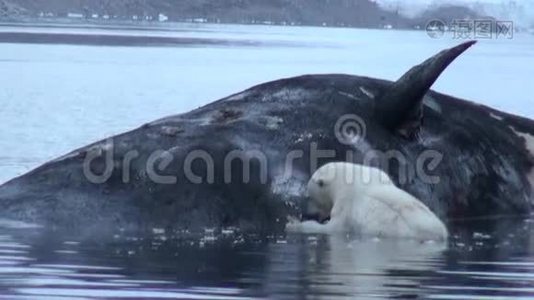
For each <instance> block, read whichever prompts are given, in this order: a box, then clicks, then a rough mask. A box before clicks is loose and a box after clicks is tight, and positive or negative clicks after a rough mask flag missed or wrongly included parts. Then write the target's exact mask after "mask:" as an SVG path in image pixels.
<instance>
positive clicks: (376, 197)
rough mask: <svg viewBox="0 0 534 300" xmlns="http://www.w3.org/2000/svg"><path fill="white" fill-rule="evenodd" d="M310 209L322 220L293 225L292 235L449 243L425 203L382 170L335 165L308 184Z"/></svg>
mask: <svg viewBox="0 0 534 300" xmlns="http://www.w3.org/2000/svg"><path fill="white" fill-rule="evenodd" d="M308 193H309V196H310V198H311V203H310V205H309V206H310V207H312V206H315V210H317V211H318V214H319V216H320V218H321V219H322V220H325V219H327V218H328V217H330V221H328V222H327V223H326V224H321V223H318V222H316V221H305V222H290V223H289V224H288V225H287V227H286V229H287V230H288V231H294V232H304V233H346V232H354V233H357V234H360V235H362V236H367V237H385V238H388V237H390V238H405V239H416V240H422V241H427V240H432V241H445V240H446V239H447V237H448V231H447V228H446V227H445V225H444V224H443V222H441V220H440V219H439V218H438V217H437V216H436V215H435V214H434V213H432V211H430V209H429V208H428V207H427V206H425V205H424V204H423V203H422V202H420V201H419V200H417V199H416V198H415V197H413V196H411V195H410V194H408V193H407V192H405V191H403V190H401V189H399V188H398V187H396V186H395V184H394V183H393V182H392V181H391V179H390V178H389V176H388V175H387V174H386V173H384V172H382V171H381V170H379V169H376V168H372V167H367V166H362V165H356V164H351V163H343V162H341V163H330V164H327V165H325V166H323V167H322V168H320V169H319V170H317V172H315V174H313V176H312V178H311V180H310V181H309V183H308Z"/></svg>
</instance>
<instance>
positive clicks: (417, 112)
mask: <svg viewBox="0 0 534 300" xmlns="http://www.w3.org/2000/svg"><path fill="white" fill-rule="evenodd" d="M475 43H476V41H469V42H465V43H463V44H460V45H458V46H456V47H453V48H450V49H446V50H443V51H441V52H440V53H438V54H436V55H434V56H433V57H431V58H429V59H427V60H426V61H424V62H423V63H422V64H420V65H417V66H415V67H413V68H412V69H410V70H409V71H408V72H407V73H406V74H404V75H403V76H402V77H401V78H400V79H399V80H397V81H396V82H395V83H394V84H393V85H392V86H391V88H390V89H388V90H387V91H386V92H385V93H384V94H383V95H382V97H381V98H380V99H379V100H378V102H377V104H376V108H375V114H376V117H377V119H379V120H381V121H382V124H384V126H385V127H386V128H388V129H390V130H394V131H397V132H399V133H400V134H401V135H403V136H405V137H407V138H411V137H413V136H414V135H415V134H416V133H417V132H418V130H419V127H420V126H421V123H422V120H423V113H422V103H423V99H424V96H425V95H426V94H427V93H428V92H429V90H430V87H431V86H432V85H433V84H434V82H436V80H437V79H438V78H439V76H440V75H441V74H442V73H443V71H445V69H446V68H447V67H448V66H449V65H450V64H451V63H452V62H453V61H454V60H455V59H456V58H457V57H458V56H460V55H461V54H462V53H463V52H465V51H466V50H467V49H469V48H470V47H471V46H472V45H474V44H475Z"/></svg>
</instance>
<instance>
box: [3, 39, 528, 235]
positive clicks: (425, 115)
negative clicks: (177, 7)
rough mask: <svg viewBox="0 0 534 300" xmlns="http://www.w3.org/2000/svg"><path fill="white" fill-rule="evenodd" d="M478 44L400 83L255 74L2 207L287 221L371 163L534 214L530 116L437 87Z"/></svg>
mask: <svg viewBox="0 0 534 300" xmlns="http://www.w3.org/2000/svg"><path fill="white" fill-rule="evenodd" d="M473 44H474V42H467V43H463V44H461V45H458V46H456V47H454V48H451V49H447V50H444V51H442V52H440V53H438V54H437V55H435V56H434V57H432V58H430V59H428V60H427V61H425V62H423V63H422V64H420V65H418V66H416V67H414V68H413V69H411V70H410V71H408V72H407V73H406V74H405V75H404V76H402V77H401V78H400V79H399V80H398V81H397V82H389V81H385V80H379V79H373V78H368V77H360V76H352V75H341V74H333V75H306V76H300V77H296V78H289V79H282V80H278V81H274V82H269V83H265V84H261V85H259V86H256V87H253V88H251V89H248V90H246V91H243V92H241V93H238V94H235V95H232V96H229V97H227V98H224V99H221V100H218V101H215V102H213V103H211V104H208V105H206V106H204V107H201V108H198V109H195V110H193V111H191V112H188V113H184V114H178V115H174V116H170V117H167V118H164V119H161V120H157V121H155V122H152V123H148V124H144V125H143V126H141V127H139V128H138V129H135V130H133V131H131V132H128V133H124V134H120V135H117V136H114V137H111V138H108V139H106V140H103V141H100V142H97V143H94V144H91V145H89V146H87V147H83V148H81V149H78V150H75V151H73V152H71V153H69V154H67V155H65V156H63V157H60V158H58V159H56V160H54V161H51V162H49V163H46V164H44V165H43V166H41V167H39V168H37V169H35V170H33V171H31V172H29V173H27V174H25V175H23V176H21V177H18V178H15V179H13V180H11V181H9V182H7V183H5V184H4V185H2V186H1V187H0V217H4V218H10V219H16V220H23V221H30V222H34V223H38V224H43V225H45V226H47V225H52V226H56V227H57V226H59V227H65V228H70V227H96V228H99V227H102V228H103V227H105V226H133V227H145V226H149V227H153V226H158V227H172V228H183V229H188V230H195V229H200V228H205V227H226V226H234V227H239V228H242V229H250V230H269V231H270V230H283V228H284V225H285V223H286V218H287V216H288V215H293V216H298V215H299V214H301V212H302V208H303V203H304V202H305V199H306V195H305V186H306V183H307V182H308V180H309V178H310V177H311V174H313V172H314V171H315V170H316V169H318V168H319V167H321V166H322V165H324V164H326V163H328V162H333V161H349V162H353V163H358V164H369V165H374V166H376V167H378V168H381V169H382V170H384V171H385V172H387V173H388V174H389V175H390V177H391V178H392V179H393V180H394V181H395V184H396V185H397V186H399V187H400V188H402V189H404V190H405V191H408V192H409V193H411V194H412V195H414V196H415V197H417V198H418V199H421V201H423V202H424V203H425V204H426V205H427V206H428V207H429V208H430V209H431V210H432V211H433V212H434V213H436V215H438V216H439V217H440V218H441V219H443V220H446V219H450V218H471V217H483V216H495V215H520V214H528V213H530V211H531V207H532V203H533V201H532V199H533V192H532V186H533V184H534V169H533V166H534V121H531V120H528V119H525V118H521V117H518V116H513V115H510V114H506V113H503V112H500V111H496V110H494V109H491V108H489V107H485V106H482V105H479V104H476V103H472V102H468V101H465V100H461V99H457V98H454V97H451V96H447V95H443V94H440V93H437V92H434V91H432V90H430V87H431V86H432V84H433V83H434V82H435V81H436V80H437V78H438V77H439V75H440V74H441V73H442V72H443V71H444V70H445V69H446V68H447V66H449V64H450V63H452V62H453V61H454V59H455V58H456V57H458V56H459V55H460V54H462V53H463V52H464V51H465V50H467V49H468V48H469V47H470V46H472V45H473Z"/></svg>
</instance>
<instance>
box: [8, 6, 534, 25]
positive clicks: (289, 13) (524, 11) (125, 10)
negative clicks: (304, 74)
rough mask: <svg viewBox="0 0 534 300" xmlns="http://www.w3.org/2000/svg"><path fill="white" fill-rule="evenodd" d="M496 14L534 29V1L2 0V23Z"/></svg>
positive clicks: (276, 21)
mask: <svg viewBox="0 0 534 300" xmlns="http://www.w3.org/2000/svg"><path fill="white" fill-rule="evenodd" d="M482 18H485V19H486V18H493V19H497V20H501V21H513V22H514V23H515V27H516V29H517V30H530V29H532V28H534V1H512V0H479V1H469V0H449V1H438V0H410V1H402V0H46V1H42V0H0V21H4V22H5V21H9V22H13V21H15V22H34V21H35V20H39V21H44V22H47V21H54V22H57V21H68V22H94V23H102V22H108V23H109V22H145V23H147V22H192V23H237V24H265V25H295V26H299V25H309V26H331V27H360V28H386V29H395V28H397V29H422V28H424V27H425V26H426V24H427V23H428V21H429V20H432V19H441V20H443V21H444V22H447V23H448V22H452V21H453V20H456V19H482Z"/></svg>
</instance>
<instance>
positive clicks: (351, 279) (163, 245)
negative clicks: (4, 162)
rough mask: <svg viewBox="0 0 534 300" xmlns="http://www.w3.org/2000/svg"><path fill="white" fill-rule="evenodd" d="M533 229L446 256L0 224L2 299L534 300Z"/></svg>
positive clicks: (488, 238)
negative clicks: (90, 235) (86, 235)
mask: <svg viewBox="0 0 534 300" xmlns="http://www.w3.org/2000/svg"><path fill="white" fill-rule="evenodd" d="M490 224H499V225H498V226H493V225H490ZM533 224H534V221H533V220H498V221H495V220H493V221H491V222H490V221H487V222H477V223H475V224H467V225H466V224H462V226H461V228H463V229H461V230H455V231H453V237H452V238H451V240H450V242H449V245H448V246H443V245H439V244H434V243H423V244H421V243H418V242H410V241H387V240H359V239H357V238H356V237H350V236H346V237H345V236H341V237H327V236H316V235H291V236H287V237H265V238H260V237H255V236H243V235H241V234H240V233H238V232H235V231H233V230H224V231H222V232H213V231H206V233H205V235H204V236H201V237H195V236H187V235H186V234H183V233H168V232H165V231H164V230H161V229H155V230H154V231H153V232H151V233H150V234H143V235H140V234H138V235H132V234H129V233H126V232H124V231H120V230H119V231H117V232H116V233H115V234H113V235H112V236H109V237H99V239H98V240H96V239H84V240H80V239H79V238H77V237H76V235H72V234H66V233H60V232H56V231H50V230H45V229H42V228H37V227H32V226H28V225H27V224H21V223H14V222H9V221H6V220H2V221H1V222H0V294H1V296H0V299H35V298H36V297H38V298H43V299H71V298H72V299H86V298H87V299H95V298H106V299H109V298H111V299H125V298H127V299H146V298H151V299H175V298H180V299H251V298H275V299H281V298H288V299H293V298H295V297H305V296H308V297H311V298H317V299H344V298H347V299H350V298H354V297H358V298H363V299H366V298H377V299H381V298H402V299H406V298H409V299H410V298H430V299H485V298H492V299H495V297H498V298H500V299H528V298H529V297H531V296H532V295H534V288H533V286H534V261H532V256H533V255H534V247H533V245H532V244H531V242H532V241H533V240H534V239H533V238H534V236H533V234H532V232H534V231H533V229H534V228H533V227H534V225H533ZM459 227H460V226H459ZM465 228H469V229H465ZM480 228H482V229H484V230H480ZM530 299H532V298H530Z"/></svg>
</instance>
